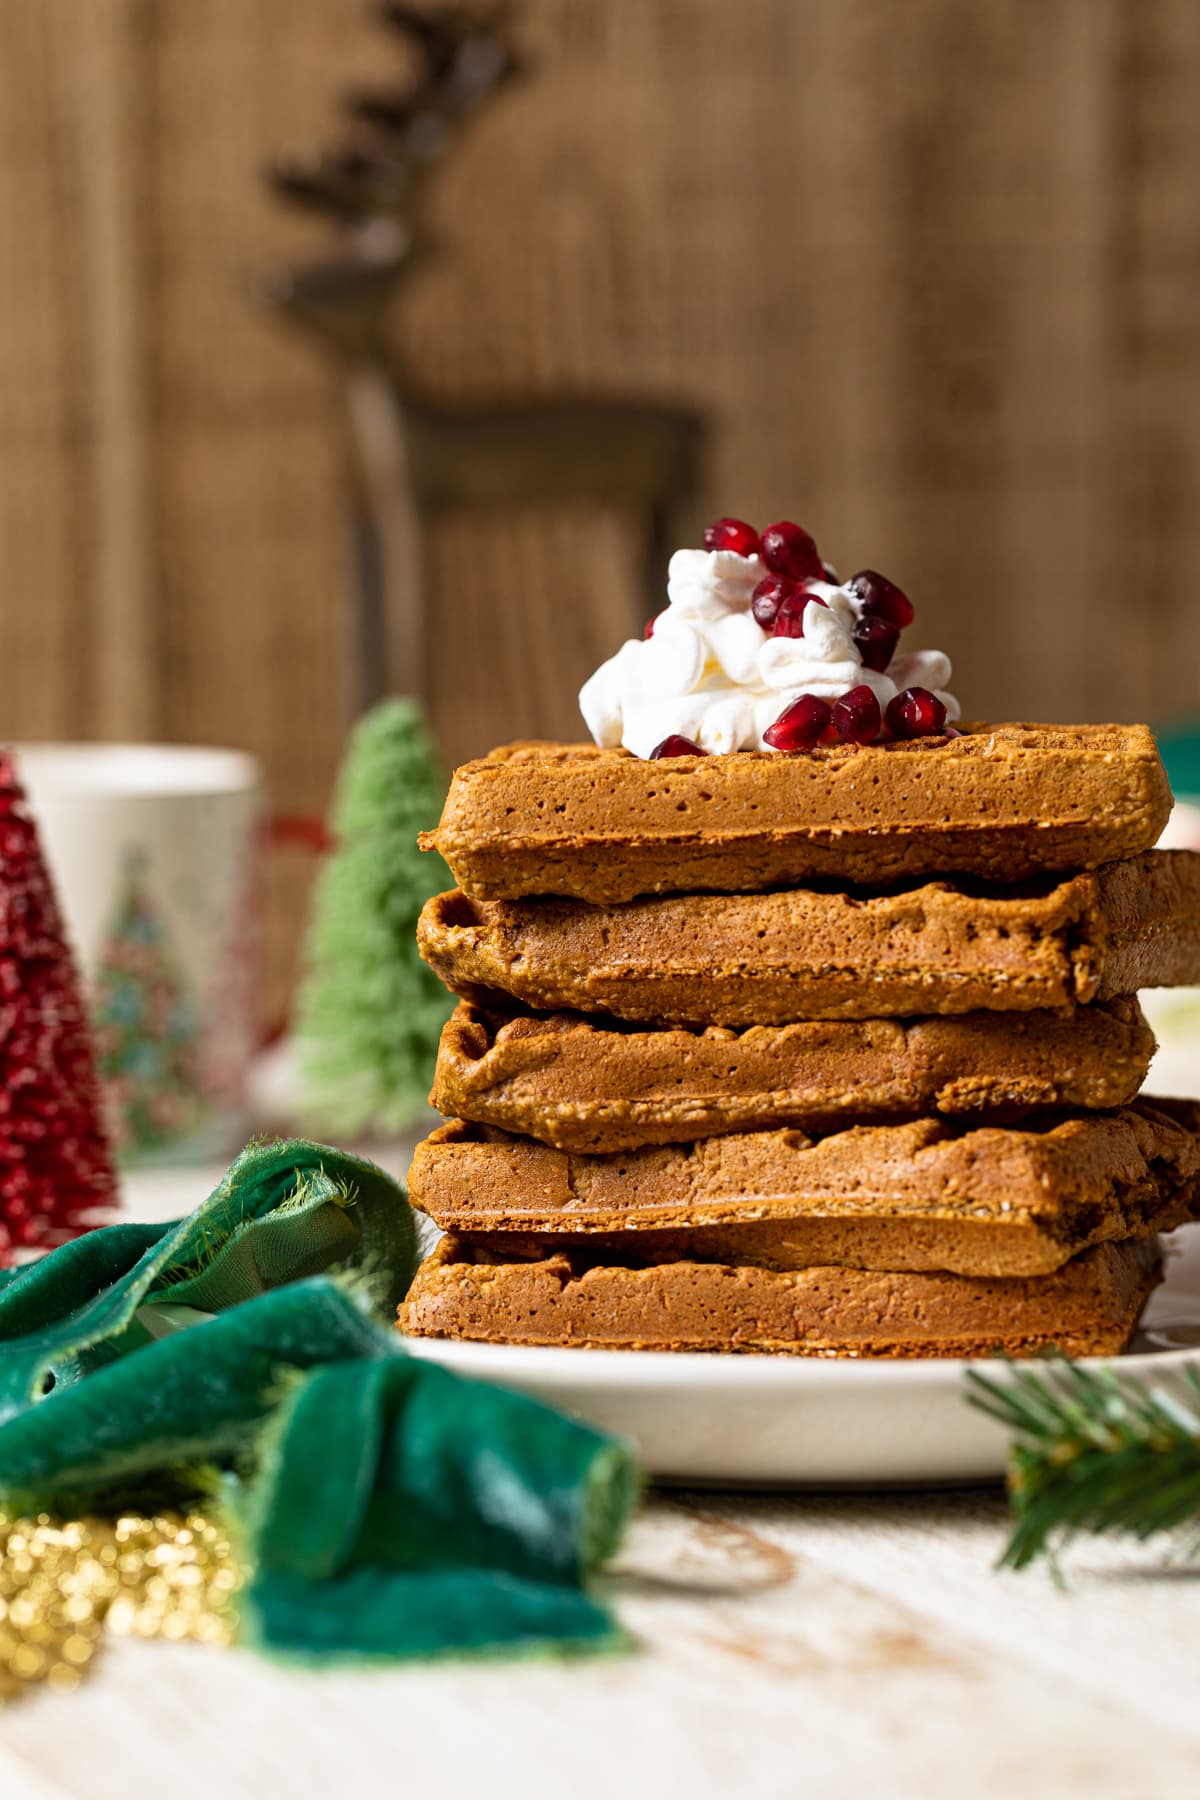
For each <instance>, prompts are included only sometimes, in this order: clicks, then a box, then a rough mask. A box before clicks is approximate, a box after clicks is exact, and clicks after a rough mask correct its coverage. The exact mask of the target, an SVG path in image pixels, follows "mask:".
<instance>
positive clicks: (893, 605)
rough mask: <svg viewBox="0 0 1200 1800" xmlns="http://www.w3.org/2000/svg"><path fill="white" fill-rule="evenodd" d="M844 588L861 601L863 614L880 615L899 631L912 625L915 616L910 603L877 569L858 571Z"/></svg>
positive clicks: (904, 594) (905, 595) (902, 592)
mask: <svg viewBox="0 0 1200 1800" xmlns="http://www.w3.org/2000/svg"><path fill="white" fill-rule="evenodd" d="M846 586H847V587H848V588H849V590H850V592H851V593H852V594H853V595H854V596H855V598H856V599H858V600H861V601H862V607H863V611H864V612H868V613H882V614H883V617H884V618H885V619H890V620H891V621H892V624H893V625H896V626H898V627H899V629H900V630H901V631H903V630H904V628H905V626H906V625H911V624H912V622H913V619H914V618H915V616H916V615H915V614H914V612H913V605H912V601H911V600H910V599H909V597H908V595H907V594H906V593H904V591H903V590H902V589H901V588H898V587H897V586H896V584H895V582H894V581H889V580H888V578H887V576H886V575H881V574H880V573H879V572H878V570H877V569H860V570H859V572H858V574H857V575H852V576H851V577H850V579H849V581H848V582H847V583H846Z"/></svg>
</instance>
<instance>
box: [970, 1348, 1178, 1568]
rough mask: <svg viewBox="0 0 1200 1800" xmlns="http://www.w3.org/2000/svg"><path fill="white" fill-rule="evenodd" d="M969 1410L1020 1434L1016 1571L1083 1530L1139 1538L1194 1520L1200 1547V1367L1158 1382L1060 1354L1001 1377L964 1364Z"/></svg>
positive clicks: (1009, 1549) (1011, 1485) (1012, 1489)
mask: <svg viewBox="0 0 1200 1800" xmlns="http://www.w3.org/2000/svg"><path fill="white" fill-rule="evenodd" d="M967 1381H968V1384H969V1386H970V1390H971V1391H970V1394H969V1396H968V1398H969V1399H970V1401H971V1404H972V1405H973V1406H976V1407H978V1408H979V1410H980V1411H981V1412H985V1413H987V1414H988V1415H989V1417H991V1418H993V1419H996V1420H997V1421H998V1422H999V1423H1000V1424H1001V1425H1003V1426H1005V1427H1006V1428H1007V1429H1008V1430H1009V1431H1011V1432H1012V1433H1013V1434H1014V1438H1015V1443H1014V1445H1013V1449H1012V1453H1011V1458H1010V1463H1009V1476H1008V1489H1009V1500H1010V1504H1011V1506H1012V1512H1013V1520H1014V1523H1013V1531H1012V1536H1011V1537H1010V1539H1009V1542H1008V1544H1007V1546H1006V1548H1005V1551H1004V1554H1003V1556H1002V1557H1001V1567H1005V1568H1012V1569H1021V1568H1024V1567H1026V1565H1027V1564H1029V1563H1031V1562H1033V1561H1034V1560H1035V1558H1036V1557H1038V1556H1040V1555H1047V1554H1049V1555H1052V1554H1053V1552H1054V1550H1055V1548H1056V1547H1057V1546H1059V1545H1061V1544H1062V1543H1065V1542H1066V1541H1068V1540H1069V1539H1070V1538H1071V1537H1073V1536H1075V1535H1076V1534H1077V1533H1080V1532H1106V1531H1112V1532H1124V1533H1127V1534H1130V1535H1132V1536H1134V1537H1136V1538H1139V1539H1145V1538H1149V1537H1152V1536H1154V1535H1155V1533H1157V1532H1166V1531H1179V1530H1181V1529H1183V1528H1185V1527H1188V1526H1191V1527H1192V1528H1193V1535H1192V1536H1191V1537H1190V1538H1189V1540H1188V1543H1187V1549H1188V1551H1189V1553H1195V1551H1196V1550H1197V1549H1198V1548H1200V1371H1197V1370H1196V1369H1194V1368H1189V1369H1187V1370H1185V1371H1184V1372H1183V1374H1182V1375H1181V1376H1178V1377H1176V1378H1174V1379H1173V1380H1171V1381H1169V1382H1163V1383H1156V1384H1155V1385H1153V1386H1150V1385H1148V1384H1147V1383H1145V1382H1143V1381H1139V1380H1137V1379H1136V1378H1135V1377H1133V1376H1128V1375H1118V1374H1117V1373H1115V1372H1114V1371H1113V1370H1111V1369H1099V1370H1093V1369H1086V1368H1083V1367H1082V1366H1081V1365H1079V1364H1077V1363H1072V1362H1069V1361H1067V1360H1066V1359H1065V1358H1062V1359H1056V1360H1055V1361H1054V1362H1052V1363H1050V1364H1049V1365H1043V1366H1042V1367H1040V1368H1037V1369H1032V1368H1015V1367H1014V1368H1013V1369H1012V1370H1011V1371H1010V1372H1009V1373H1008V1374H1007V1375H1005V1376H1004V1377H1002V1378H998V1377H996V1376H992V1375H985V1374H982V1373H981V1372H980V1371H979V1370H977V1369H971V1370H968V1372H967Z"/></svg>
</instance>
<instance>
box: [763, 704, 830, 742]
mask: <svg viewBox="0 0 1200 1800" xmlns="http://www.w3.org/2000/svg"><path fill="white" fill-rule="evenodd" d="M830 717H831V714H830V708H829V702H828V700H819V699H818V698H817V696H816V695H815V694H801V696H800V698H799V699H798V700H793V701H792V703H791V705H790V706H785V707H784V709H783V711H782V712H781V713H780V715H779V717H778V718H777V719H776V721H775V723H774V724H773V725H768V726H767V729H766V730H765V731H764V732H763V743H764V744H770V746H771V748H772V750H811V749H812V747H813V745H814V744H815V743H816V742H817V740H818V738H819V737H820V736H821V733H822V732H823V731H824V730H825V729H826V727H827V726H828V724H829V721H830Z"/></svg>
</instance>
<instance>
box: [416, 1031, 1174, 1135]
mask: <svg viewBox="0 0 1200 1800" xmlns="http://www.w3.org/2000/svg"><path fill="white" fill-rule="evenodd" d="M1153 1050H1154V1036H1153V1033H1152V1032H1151V1030H1150V1028H1149V1026H1148V1025H1147V1024H1146V1021H1145V1019H1144V1018H1143V1016H1142V1012H1141V1008H1140V1007H1139V1006H1138V1003H1137V1001H1136V1000H1135V999H1133V998H1128V999H1124V1000H1114V1001H1111V1002H1110V1003H1109V1004H1108V1005H1106V1006H1105V1005H1100V1004H1096V1005H1094V1006H1087V1007H1076V1008H1073V1009H1071V1010H1070V1011H1068V1012H1031V1013H995V1012H993V1013H988V1012H976V1013H968V1014H965V1015H963V1016H962V1017H959V1018H940V1019H939V1018H928V1019H911V1020H898V1019H866V1020H845V1019H839V1020H807V1021H805V1022H803V1023H801V1024H793V1025H752V1026H746V1027H744V1028H743V1029H741V1030H731V1029H729V1028H728V1027H725V1026H709V1027H708V1028H707V1029H705V1030H691V1031H689V1030H686V1029H684V1028H677V1029H674V1030H657V1031H656V1030H652V1029H641V1030H638V1029H634V1028H626V1029H622V1028H621V1027H620V1026H619V1025H617V1024H616V1023H615V1022H614V1021H611V1020H598V1021H593V1020H591V1019H587V1018H583V1017H580V1015H579V1014H577V1013H555V1014H552V1015H549V1016H547V1015H544V1014H534V1013H529V1012H525V1011H520V1012H517V1013H516V1014H515V1015H514V1014H505V1015H494V1014H488V1013H484V1012H480V1011H478V1010H477V1009H476V1008H473V1007H470V1006H468V1005H466V1004H465V1003H463V1004H460V1005H459V1006H458V1008H457V1009H456V1010H455V1012H454V1015H453V1017H452V1018H451V1019H450V1020H449V1021H448V1023H447V1025H446V1028H445V1030H444V1031H443V1033H442V1039H441V1044H440V1046H439V1049H438V1059H437V1073H436V1077H435V1081H434V1089H433V1093H432V1095H431V1096H430V1098H431V1100H432V1102H433V1104H434V1106H436V1107H437V1108H438V1110H439V1111H440V1112H443V1113H445V1114H446V1115H447V1116H448V1117H454V1118H460V1119H470V1120H473V1121H475V1122H476V1123H478V1124H482V1125H495V1126H499V1127H500V1128H501V1129H503V1130H505V1131H515V1132H521V1133H524V1134H526V1135H528V1136H530V1137H535V1138H539V1139H540V1140H541V1141H542V1142H544V1143H547V1144H553V1145H555V1146H556V1147H557V1148H559V1149H562V1150H576V1151H584V1152H588V1153H592V1154H597V1153H600V1154H602V1153H605V1152H607V1151H613V1150H628V1149H633V1148H635V1147H637V1146H638V1145H644V1144H670V1143H686V1142H689V1141H692V1140H694V1139H696V1138H702V1137H715V1136H719V1135H722V1134H724V1133H726V1132H733V1131H761V1130H770V1129H772V1128H774V1127H778V1126H781V1125H790V1126H796V1127H798V1128H799V1129H800V1130H802V1131H812V1130H816V1131H832V1130H837V1129H838V1128H839V1127H840V1126H844V1125H849V1124H854V1123H860V1122H868V1121H880V1120H884V1119H903V1118H916V1117H918V1116H919V1115H920V1114H922V1113H931V1112H943V1113H947V1114H952V1115H960V1114H964V1113H965V1114H969V1115H971V1116H972V1117H977V1118H986V1117H992V1116H995V1115H997V1114H999V1115H1003V1116H1015V1115H1017V1114H1019V1113H1022V1112H1025V1111H1028V1110H1030V1109H1037V1108H1047V1107H1083V1108H1101V1107H1115V1106H1124V1105H1125V1104H1127V1102H1128V1101H1130V1100H1132V1099H1133V1098H1134V1096H1135V1095H1136V1094H1137V1091H1138V1089H1139V1088H1140V1087H1141V1085H1142V1082H1143V1081H1144V1080H1145V1078H1146V1071H1147V1069H1148V1067H1149V1063H1150V1057H1151V1055H1152V1054H1153Z"/></svg>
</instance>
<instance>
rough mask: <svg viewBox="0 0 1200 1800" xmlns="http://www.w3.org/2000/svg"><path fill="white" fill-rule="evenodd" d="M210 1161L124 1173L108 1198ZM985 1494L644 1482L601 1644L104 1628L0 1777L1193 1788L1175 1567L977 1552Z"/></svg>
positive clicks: (647, 1789)
mask: <svg viewBox="0 0 1200 1800" xmlns="http://www.w3.org/2000/svg"><path fill="white" fill-rule="evenodd" d="M393 1166H395V1165H393ZM210 1173H211V1172H210V1171H207V1170H205V1171H192V1172H190V1173H186V1172H179V1171H171V1172H169V1173H168V1172H164V1173H160V1174H141V1175H138V1176H137V1177H135V1178H133V1179H132V1180H131V1181H130V1183H129V1190H130V1193H129V1198H130V1210H131V1211H133V1212H135V1213H137V1214H140V1215H141V1216H151V1215H157V1216H163V1217H171V1216H174V1215H175V1214H177V1213H182V1212H186V1211H187V1210H189V1208H190V1207H191V1206H193V1205H194V1204H196V1203H197V1201H198V1200H199V1199H200V1198H202V1197H203V1195H204V1194H205V1193H206V1192H207V1191H208V1188H209V1186H211V1181H210V1180H209V1175H210ZM1005 1519H1006V1513H1005V1505H1004V1501H1003V1497H1002V1495H1001V1494H1000V1493H999V1492H998V1491H995V1490H978V1491H971V1492H953V1493H944V1492H943V1493H920V1494H918V1493H909V1494H886V1493H876V1494H841V1495H819V1496H816V1495H794V1494H774V1493H763V1494H746V1493H743V1494H732V1493H669V1494H660V1495H657V1496H654V1497H652V1498H651V1499H650V1500H649V1501H648V1502H647V1504H646V1506H645V1508H644V1510H643V1513H642V1515H641V1516H640V1518H639V1519H638V1521H637V1523H636V1525H635V1528H634V1530H633V1533H632V1535H631V1537H630V1539H629V1542H628V1544H627V1546H626V1549H625V1551H624V1552H623V1554H622V1557H621V1560H620V1563H619V1565H618V1567H617V1568H616V1570H615V1571H614V1572H613V1573H612V1574H611V1575H610V1576H609V1577H608V1579H607V1583H606V1586H607V1590H608V1592H609V1594H610V1596H611V1598H612V1600H613V1602H614V1603H615V1605H616V1607H617V1610H618V1612H619V1613H620V1616H621V1618H622V1619H623V1620H624V1622H625V1624H626V1625H627V1626H628V1628H629V1629H630V1630H631V1631H632V1632H633V1633H634V1634H635V1636H636V1637H637V1639H638V1643H639V1646H640V1647H639V1649H638V1650H637V1651H636V1652H635V1653H634V1654H632V1655H630V1656H627V1657H621V1658H611V1659H610V1658H605V1659H592V1660H586V1661H578V1662H574V1663H570V1664H555V1663H528V1664H525V1663H520V1662H500V1663H496V1664H490V1665H489V1664H483V1665H466V1664H443V1665H440V1666H437V1665H434V1666H420V1667H408V1668H397V1669H394V1670H386V1671H372V1672H370V1673H363V1672H352V1671H346V1670H342V1671H328V1672H324V1673H320V1674H315V1673H308V1672H303V1673H301V1672H296V1671H291V1670H285V1669H282V1668H279V1667H276V1666H274V1665H272V1664H269V1663H267V1662H265V1661H263V1660H261V1659H258V1658H255V1657H253V1656H251V1655H249V1654H247V1653H244V1652H240V1651H221V1650H210V1649H203V1648H200V1647H198V1646H192V1645H170V1644H167V1643H149V1644H145V1643H136V1642H127V1641H116V1642H112V1643H110V1644H109V1645H108V1646H107V1647H106V1648H105V1649H104V1650H103V1652H102V1653H101V1655H100V1657H99V1658H98V1660H97V1663H96V1664H95V1665H94V1668H93V1672H92V1673H91V1674H90V1675H89V1677H88V1679H87V1680H86V1681H85V1682H84V1684H83V1685H82V1686H81V1688H80V1689H79V1690H77V1691H76V1692H75V1693H73V1694H67V1695H55V1694H49V1693H37V1694H35V1695H33V1696H32V1697H31V1698H29V1699H27V1700H23V1701H21V1702H20V1703H18V1704H15V1705H13V1706H11V1707H9V1708H7V1709H6V1710H4V1711H3V1712H0V1800H165V1797H166V1796H170V1800H274V1796H276V1795H279V1796H287V1797H288V1800H335V1797H336V1800H340V1797H341V1796H343V1795H355V1794H363V1795H380V1794H413V1795H418V1796H420V1800H441V1797H442V1796H447V1797H450V1800H457V1797H458V1796H463V1797H464V1800H465V1797H466V1796H468V1795H470V1796H472V1797H474V1796H476V1795H479V1796H488V1797H489V1800H509V1797H510V1796H511V1797H512V1800H517V1797H518V1796H519V1797H520V1800H530V1797H531V1796H540V1795H542V1794H545V1795H553V1796H555V1797H556V1800H557V1797H558V1796H561V1795H566V1796H570V1797H571V1800H590V1797H591V1796H593V1795H594V1796H596V1797H597V1800H601V1797H603V1800H616V1797H617V1796H633V1797H635V1800H637V1797H640V1796H642V1795H646V1796H651V1795H653V1796H654V1797H655V1800H670V1797H672V1796H675V1795H681V1796H682V1795H686V1796H688V1797H689V1800H708V1797H709V1796H711V1797H712V1800H717V1797H718V1796H719V1797H720V1800H729V1797H730V1796H733V1797H734V1800H760V1797H762V1800H775V1797H776V1796H778V1797H779V1800H796V1797H800V1796H803V1797H805V1800H837V1797H840V1796H842V1795H846V1796H851V1795H853V1796H854V1797H855V1800H908V1797H909V1796H912V1797H913V1800H941V1797H942V1796H945V1797H946V1800H992V1797H993V1796H994V1797H995V1800H1013V1797H1014V1796H1020V1797H1022V1800H1043V1797H1045V1800H1060V1797H1061V1800H1075V1797H1076V1796H1078V1797H1080V1800H1083V1797H1084V1796H1087V1800H1109V1797H1110V1796H1112V1797H1118V1796H1119V1797H1121V1800H1174V1796H1176V1795H1178V1796H1181V1797H1182V1796H1188V1797H1189V1800H1194V1796H1196V1795H1197V1794H1198V1793H1200V1704H1198V1702H1197V1694H1198V1692H1200V1575H1197V1574H1193V1573H1192V1572H1191V1571H1190V1570H1188V1569H1185V1568H1176V1569H1174V1570H1171V1569H1168V1568H1165V1567H1164V1565H1163V1560H1162V1556H1161V1554H1160V1552H1159V1551H1157V1550H1155V1549H1149V1548H1140V1547H1137V1546H1126V1545H1123V1544H1108V1543H1103V1542H1097V1541H1089V1542H1088V1543H1086V1544H1085V1545H1082V1546H1081V1547H1080V1548H1079V1549H1078V1550H1077V1551H1075V1552H1074V1553H1073V1554H1072V1555H1071V1557H1070V1558H1069V1560H1068V1562H1067V1565H1066V1577H1067V1585H1066V1587H1065V1589H1063V1588H1060V1587H1057V1586H1056V1585H1055V1583H1054V1581H1053V1580H1052V1578H1051V1576H1050V1575H1049V1573H1047V1572H1046V1571H1045V1570H1043V1569H1034V1570H1031V1571H1029V1572H1026V1573H1024V1574H1021V1575H1013V1574H998V1573H996V1572H995V1570H994V1567H993V1565H994V1562H995V1559H996V1556H997V1554H998V1552H999V1551H1000V1548H1001V1546H1002V1544H1003V1541H1004V1535H1005Z"/></svg>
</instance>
